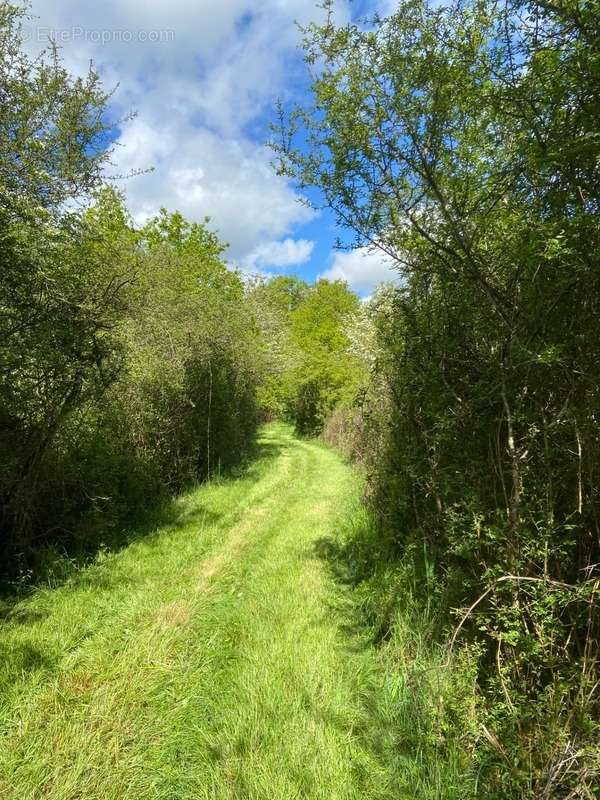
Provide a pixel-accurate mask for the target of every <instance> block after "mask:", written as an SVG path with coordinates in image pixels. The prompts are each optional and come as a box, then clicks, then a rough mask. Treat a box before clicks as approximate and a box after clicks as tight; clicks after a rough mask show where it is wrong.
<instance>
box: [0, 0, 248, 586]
mask: <svg viewBox="0 0 600 800" xmlns="http://www.w3.org/2000/svg"><path fill="white" fill-rule="evenodd" d="M22 14H23V12H22V10H21V11H19V10H18V8H17V7H13V6H10V5H7V4H3V5H2V6H1V7H0V95H1V97H2V103H1V107H0V262H1V264H0V266H1V272H0V574H3V575H13V576H14V574H15V573H18V572H23V573H24V574H28V573H26V572H25V571H26V569H27V568H28V565H31V564H32V563H35V562H36V561H39V558H38V554H39V551H40V549H41V548H43V547H45V546H46V545H53V546H55V547H56V546H58V545H60V546H61V547H64V546H65V545H67V544H68V543H71V544H72V543H73V542H74V541H76V542H77V543H78V545H79V546H81V547H83V548H85V547H94V546H95V545H96V544H97V542H98V541H99V536H102V537H103V538H105V539H106V535H107V529H108V528H110V526H111V525H112V526H115V525H116V524H117V523H118V522H120V521H121V522H122V521H123V520H124V519H125V518H126V517H129V516H131V515H133V514H135V513H136V511H137V512H139V511H140V510H141V509H143V508H146V507H147V506H148V505H149V504H151V503H153V502H156V501H157V500H160V498H161V497H162V496H164V495H165V494H166V493H168V492H172V491H174V490H176V489H178V488H179V487H181V486H182V485H183V484H184V483H186V482H188V481H193V480H198V479H203V478H206V477H208V476H210V475H211V474H213V473H215V472H219V471H220V470H221V469H227V468H228V467H230V466H232V465H233V464H234V463H236V462H237V461H239V459H240V458H242V457H243V455H244V453H245V452H246V451H247V450H248V448H249V446H250V444H251V442H252V440H253V435H254V431H255V427H256V423H257V419H258V410H257V400H256V388H257V384H258V383H259V380H260V376H261V369H262V361H261V359H260V358H257V357H256V353H257V352H259V351H260V350H261V344H260V332H259V330H258V327H257V325H256V323H255V319H254V315H253V313H252V309H251V307H250V305H249V303H248V302H247V299H246V297H245V292H244V286H243V283H242V281H241V279H240V277H239V276H238V275H237V274H236V273H235V272H233V271H231V270H229V269H228V268H227V267H226V265H225V263H224V261H223V260H222V252H223V247H222V245H221V244H220V243H219V241H218V239H217V237H216V236H215V235H214V234H212V233H211V232H210V231H209V230H208V228H207V227H206V225H204V224H189V223H187V222H186V221H185V220H184V219H183V218H182V217H181V215H179V214H171V215H170V214H168V213H167V212H166V211H163V212H161V214H160V215H159V216H158V217H157V218H156V219H154V220H152V221H150V222H149V223H148V224H147V225H146V226H145V227H144V228H143V229H141V230H138V229H136V228H135V226H134V225H133V224H132V222H131V220H130V219H129V217H128V214H127V212H126V210H125V208H124V205H123V201H122V198H121V197H120V196H119V195H118V194H117V193H116V192H115V191H114V190H113V189H111V188H108V187H106V186H103V184H102V167H103V164H104V163H105V161H106V160H107V158H108V157H109V155H110V150H109V148H108V146H107V143H108V141H109V138H110V137H109V134H110V129H109V126H108V124H107V123H105V121H104V120H105V104H106V101H107V95H106V94H105V93H103V91H102V89H101V87H100V83H99V79H98V76H97V75H96V73H94V72H93V71H91V72H90V73H89V75H88V76H87V78H85V79H74V78H71V77H70V76H69V75H68V73H67V72H66V71H65V70H64V69H63V68H62V66H61V64H60V60H59V58H58V54H57V53H56V52H55V51H50V52H49V53H46V54H45V55H43V56H42V57H41V58H39V59H36V60H35V61H31V60H29V59H28V57H27V56H26V55H24V54H23V52H22V51H21V40H20V27H19V25H20V20H21V17H22ZM74 201H77V202H76V203H75V202H74ZM76 207H78V208H80V209H81V210H77V211H74V210H72V209H74V208H76Z"/></svg>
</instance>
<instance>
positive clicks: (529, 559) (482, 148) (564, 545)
mask: <svg viewBox="0 0 600 800" xmlns="http://www.w3.org/2000/svg"><path fill="white" fill-rule="evenodd" d="M329 5H331V4H329ZM599 23H600V8H599V6H598V3H597V2H588V0H581V1H580V0H574V2H558V3H537V2H520V0H518V1H517V2H513V3H508V4H504V5H498V4H496V3H493V2H489V3H488V2H473V3H471V2H457V3H453V4H451V6H450V7H448V8H446V7H443V6H440V5H438V4H431V5H430V4H428V3H424V2H421V0H409V2H406V3H403V4H402V5H401V7H400V8H399V10H398V11H397V13H396V14H394V15H392V16H391V17H390V18H389V19H388V20H385V21H384V20H375V21H373V22H372V23H371V24H370V25H365V26H360V27H359V26H354V25H349V26H345V27H336V25H335V24H334V22H333V17H331V18H330V19H329V22H328V24H326V25H325V26H322V27H319V26H314V27H312V28H310V29H309V30H308V31H307V32H306V34H307V39H306V49H307V59H308V61H309V63H310V64H311V65H313V66H314V68H315V69H317V76H316V78H315V81H314V85H313V88H314V105H313V106H312V107H311V108H309V109H300V110H298V111H297V113H296V114H295V115H294V117H293V122H294V125H293V126H292V130H291V131H288V132H287V133H289V134H290V135H293V134H294V127H295V126H297V125H301V124H304V125H305V127H306V128H307V129H308V130H307V131H304V136H305V138H306V139H307V140H308V141H309V142H310V143H311V149H310V152H309V154H308V155H307V154H306V151H305V150H304V149H302V148H300V149H299V150H297V151H294V150H293V149H290V148H289V147H287V145H286V146H285V147H284V149H283V151H280V155H281V156H282V169H283V170H284V171H285V172H287V173H288V174H290V175H293V176H295V177H296V178H298V179H299V181H300V182H301V183H302V184H303V185H307V184H308V185H312V186H316V187H318V188H320V189H321V191H322V193H323V196H324V202H325V203H326V204H328V205H329V206H330V207H331V208H333V209H334V210H335V211H337V213H338V219H339V221H340V222H341V223H342V224H345V225H347V226H349V227H350V228H352V229H353V231H354V232H355V233H356V235H357V239H358V243H359V244H371V245H375V246H378V247H380V248H381V249H382V250H383V251H385V253H386V254H387V255H388V257H391V258H392V259H394V261H395V263H396V265H397V266H398V269H399V271H400V273H401V275H402V282H401V286H400V287H399V288H397V289H396V290H395V291H393V292H392V293H391V294H390V295H389V302H387V303H384V304H383V305H380V306H378V307H377V308H374V309H373V322H374V325H375V328H376V330H377V343H378V344H377V348H376V363H375V365H374V367H373V383H372V384H371V390H370V398H371V399H370V400H369V399H368V398H367V400H366V402H365V403H364V405H363V408H364V409H365V414H366V416H365V431H366V434H365V435H366V438H365V448H366V449H367V451H368V452H369V453H370V456H369V469H368V472H369V475H370V498H371V504H372V508H373V509H374V511H375V513H376V514H377V516H378V518H379V521H380V529H381V531H382V535H383V536H385V537H386V538H389V536H390V535H392V537H393V539H394V541H395V545H396V553H397V557H398V558H405V557H406V554H411V553H413V554H415V558H418V557H419V554H420V553H422V552H423V547H425V549H426V552H427V553H428V557H429V558H430V560H431V562H432V564H434V569H435V571H436V579H437V581H438V583H439V587H440V591H439V592H438V593H437V595H436V603H437V606H438V611H439V616H440V618H441V619H445V622H446V631H447V635H450V633H451V631H452V629H453V626H458V623H459V621H461V625H460V626H459V627H458V628H457V636H456V637H453V639H452V649H456V648H457V647H460V646H464V645H465V644H466V643H468V642H469V641H471V642H478V643H479V646H480V647H481V655H480V657H479V686H480V688H481V690H482V692H483V695H484V697H485V698H486V704H485V710H484V711H482V714H483V716H482V732H484V735H483V736H482V739H481V741H480V743H479V746H478V750H477V753H476V754H475V758H476V759H477V761H478V762H479V766H478V770H479V774H480V792H481V793H485V794H486V796H489V797H497V798H504V797H507V796H510V797H520V798H521V797H547V798H555V797H557V798H558V797H564V798H566V797H590V796H594V795H595V794H596V793H597V791H598V789H599V780H600V778H599V761H600V758H599V753H598V749H597V737H598V721H599V717H600V714H599V698H598V686H599V685H600V684H599V683H598V678H599V675H598V665H599V655H600V654H599V639H600V615H599V614H598V606H597V602H598V588H599V586H600V577H599V573H598V563H599V562H600V526H599V524H598V520H599V519H600V505H599V502H600V495H599V467H600V449H599V445H600V440H599V437H598V430H597V421H598V417H599V415H600V404H599V403H600V397H599V395H598V383H599V378H600V376H599V375H598V364H599V363H600V352H599V346H598V345H599V339H598V336H597V328H598V320H599V319H600V306H599V300H600V285H599V283H598V276H599V275H600V271H599V261H598V252H600V251H599V249H598V244H599V228H598V212H599V210H600V196H599V194H598V187H599V186H600V182H599V180H598V179H599V177H600V175H599V172H598V165H599V164H600V160H599V156H600V139H599V137H598V127H599V123H600V81H599V75H600V72H599V65H600V60H599V53H600V48H599V47H598V44H599V38H598V36H599V33H598V32H599V31H600V24H599ZM282 141H288V140H286V139H283V140H282ZM382 397H383V398H384V402H383V403H382ZM457 609H458V610H457Z"/></svg>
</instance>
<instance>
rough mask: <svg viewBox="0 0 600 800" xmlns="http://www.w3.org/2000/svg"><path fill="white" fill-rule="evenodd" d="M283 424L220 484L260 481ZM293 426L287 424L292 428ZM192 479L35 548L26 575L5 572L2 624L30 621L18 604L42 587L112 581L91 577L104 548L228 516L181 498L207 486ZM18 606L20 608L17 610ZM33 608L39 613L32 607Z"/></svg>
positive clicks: (278, 447) (277, 448) (281, 443)
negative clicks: (11, 575)
mask: <svg viewBox="0 0 600 800" xmlns="http://www.w3.org/2000/svg"><path fill="white" fill-rule="evenodd" d="M283 430H284V429H283V428H282V429H281V431H279V430H278V427H274V430H272V431H268V432H266V433H260V434H259V436H257V438H256V440H255V443H254V445H253V446H252V447H251V449H250V450H249V451H248V453H246V454H245V455H244V456H243V457H242V458H240V460H239V462H238V463H237V464H236V465H234V466H232V467H229V468H228V469H227V470H223V471H221V470H219V471H218V473H217V474H214V475H213V476H211V481H210V482H214V483H217V484H218V485H227V484H231V483H234V482H236V481H238V480H250V481H253V480H256V481H258V480H259V479H260V477H261V474H262V471H263V469H264V466H265V463H266V462H269V461H273V460H275V459H277V458H278V457H279V456H280V455H281V454H282V453H283V452H284V451H285V450H286V449H287V448H288V447H289V442H286V441H285V437H284V436H282V435H279V434H282V433H283ZM286 430H287V429H286ZM208 482H209V481H204V482H201V483H193V482H190V483H189V484H187V485H185V486H181V487H180V488H179V490H178V492H177V494H176V495H174V496H171V497H169V496H165V495H160V494H159V495H157V496H156V495H155V496H154V497H149V498H146V503H145V506H144V507H143V508H141V509H140V508H139V507H138V508H136V510H135V512H134V513H122V514H121V515H120V516H119V517H117V518H115V516H114V514H113V515H112V518H111V515H110V514H108V513H106V514H104V515H98V517H97V518H96V519H94V521H93V524H92V525H88V526H87V527H86V525H85V522H86V520H85V518H84V517H82V518H81V519H80V520H78V521H77V524H76V525H75V526H74V531H71V532H69V533H68V535H65V536H61V537H56V538H54V539H53V541H52V542H51V543H43V544H41V545H40V546H39V547H37V548H32V549H31V552H30V553H29V554H28V556H27V558H26V559H24V560H23V565H24V566H23V567H22V569H21V576H20V578H19V579H18V580H4V581H3V580H2V577H1V574H0V624H1V623H2V622H3V621H6V622H10V623H11V624H26V623H27V622H29V621H34V620H31V619H25V617H26V616H27V613H28V612H25V611H24V612H23V613H21V611H20V610H19V609H18V608H16V606H17V605H18V604H19V603H20V602H21V601H22V600H23V599H24V598H25V597H27V596H28V595H29V594H31V593H32V592H33V591H35V590H36V589H39V588H40V587H46V588H47V587H52V588H57V587H59V586H61V585H63V584H65V583H67V582H70V583H73V585H74V586H81V585H82V584H84V583H85V582H86V581H88V580H89V581H93V582H94V584H95V585H99V583H100V582H102V581H103V580H104V581H106V585H107V588H108V587H109V584H110V580H109V578H108V577H105V578H102V577H101V576H100V575H98V574H97V573H96V574H94V576H93V577H92V576H91V575H90V576H86V568H87V567H90V566H92V565H94V563H96V562H97V559H98V556H99V555H100V554H101V553H105V554H107V555H108V554H113V553H118V552H119V551H121V550H123V549H125V548H127V547H129V546H130V545H132V544H134V543H135V542H138V541H141V540H145V539H149V538H151V537H152V536H154V535H155V534H156V533H157V532H159V531H161V530H163V529H168V530H170V531H171V532H176V531H177V530H182V529H184V528H188V527H189V526H190V525H193V524H194V523H196V522H197V523H198V525H199V526H201V525H202V526H203V525H214V524H217V523H218V522H219V520H220V519H221V518H222V517H223V516H224V515H223V514H220V513H216V512H214V511H212V510H210V509H209V508H207V507H206V506H204V505H202V504H201V503H199V502H196V503H194V504H193V506H192V507H186V505H185V504H183V503H181V498H182V497H183V496H185V495H186V494H187V493H190V492H192V491H193V490H194V489H195V488H198V487H200V486H202V485H206V484H207V483H208ZM13 609H14V611H13ZM32 613H33V612H32Z"/></svg>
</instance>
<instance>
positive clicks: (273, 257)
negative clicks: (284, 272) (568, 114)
mask: <svg viewBox="0 0 600 800" xmlns="http://www.w3.org/2000/svg"><path fill="white" fill-rule="evenodd" d="M314 246H315V243H314V242H311V241H308V240H307V239H292V238H290V237H289V236H288V237H287V238H286V239H284V240H283V241H281V242H278V241H272V242H264V243H263V244H260V245H259V246H258V247H256V248H255V249H254V250H253V251H252V252H251V253H250V255H249V256H247V257H246V258H245V259H244V261H243V264H242V266H243V267H244V269H246V270H248V271H251V270H255V269H258V270H263V269H264V268H267V267H273V268H275V269H286V268H288V267H296V266H299V265H301V264H305V263H306V262H307V261H308V260H309V258H310V257H311V255H312V251H313V248H314Z"/></svg>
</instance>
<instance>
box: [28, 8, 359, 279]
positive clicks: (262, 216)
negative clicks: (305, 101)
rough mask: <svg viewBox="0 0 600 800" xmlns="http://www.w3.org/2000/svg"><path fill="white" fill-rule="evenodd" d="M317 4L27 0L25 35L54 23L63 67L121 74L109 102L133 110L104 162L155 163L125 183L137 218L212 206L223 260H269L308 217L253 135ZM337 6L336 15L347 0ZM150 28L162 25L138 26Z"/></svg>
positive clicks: (34, 43)
mask: <svg viewBox="0 0 600 800" xmlns="http://www.w3.org/2000/svg"><path fill="white" fill-rule="evenodd" d="M315 6H316V0H261V2H260V3H256V2H255V0H220V2H218V3H215V2H214V0H169V2H165V0H104V2H102V3H96V4H92V3H83V2H81V0H33V13H34V14H35V15H37V17H38V19H36V20H35V21H34V22H33V23H32V24H31V26H30V35H31V40H30V43H29V46H30V47H32V48H34V49H35V48H36V47H37V48H39V46H40V42H39V40H40V39H43V38H44V36H46V37H47V36H48V35H49V29H51V30H53V31H55V32H60V33H55V34H54V35H55V38H58V42H59V45H60V47H61V51H62V55H63V58H64V60H65V63H66V65H67V67H68V68H69V69H70V70H71V71H74V72H79V73H81V72H84V71H85V70H86V68H87V65H88V63H89V61H90V59H92V60H93V61H94V63H95V65H96V66H97V68H98V69H99V70H100V72H101V75H102V77H103V80H104V83H105V85H106V86H107V87H111V86H113V85H115V84H117V83H118V84H119V86H118V88H117V90H116V92H115V94H114V96H113V99H112V101H111V103H112V107H113V110H114V113H115V114H117V115H123V114H126V113H127V112H129V111H130V110H131V109H135V110H136V111H137V117H136V118H135V119H134V120H133V121H132V122H129V123H126V124H125V125H124V126H123V130H122V132H121V135H120V138H119V141H118V145H119V146H118V147H117V149H116V152H115V156H114V167H113V169H112V171H113V172H114V173H128V172H130V171H132V170H147V169H148V168H150V167H153V168H154V172H152V173H151V174H143V175H139V176H137V177H134V178H131V179H129V180H127V181H126V182H125V183H124V184H123V188H124V189H125V191H126V193H127V196H128V202H129V206H130V210H131V212H132V213H133V215H134V217H135V218H136V219H138V220H143V219H146V218H147V217H148V216H150V215H152V214H154V213H156V212H157V211H158V209H159V208H160V207H161V206H166V207H167V208H169V209H173V210H174V209H178V210H180V211H181V212H182V213H183V214H185V215H186V216H188V217H189V218H191V219H202V218H203V217H205V216H210V217H211V219H212V221H213V225H214V227H216V228H218V230H219V232H220V235H221V238H222V239H223V240H224V241H226V242H228V243H229V244H230V245H231V250H230V257H231V258H232V259H234V260H237V261H240V262H241V261H242V260H243V259H252V258H253V257H254V255H255V254H256V258H257V259H259V258H261V257H262V258H263V259H264V258H266V259H267V260H268V259H269V257H270V256H269V252H271V253H275V252H276V251H275V250H273V247H274V243H277V242H279V240H280V239H281V238H282V237H289V236H290V234H292V232H293V230H294V227H295V226H297V225H299V224H302V223H303V222H306V221H308V220H309V219H310V218H311V217H312V213H311V212H310V211H309V210H308V209H307V208H306V207H305V206H303V205H301V204H300V203H299V202H298V199H299V198H298V195H297V193H296V192H295V190H294V189H293V187H292V186H291V184H290V183H288V182H287V181H286V180H285V179H283V178H281V177H278V176H276V175H275V173H274V171H273V170H272V168H271V166H270V164H269V159H270V154H269V153H268V151H267V150H266V149H265V148H264V147H263V146H262V144H261V142H262V141H263V140H264V139H265V138H267V136H268V131H266V130H265V126H264V116H265V115H266V114H267V113H269V111H270V109H272V108H273V106H274V104H275V101H276V99H277V98H278V97H279V96H281V97H286V95H287V93H288V86H289V85H291V84H293V83H294V80H293V77H294V75H295V74H296V70H298V69H300V68H301V67H300V64H299V54H298V52H297V45H298V43H299V40H300V34H299V32H298V30H297V28H296V26H295V20H298V21H299V22H300V23H302V24H305V23H307V22H308V21H309V20H310V19H312V18H315V17H316V16H317V15H318V14H320V13H322V12H320V11H318V10H317V9H316V8H315ZM339 8H340V11H339V14H340V18H341V19H342V20H343V19H344V18H345V17H347V15H348V2H347V0H340V5H339ZM123 31H125V32H129V34H131V36H132V37H133V38H132V41H124V37H123V35H122V32H123ZM149 31H156V32H161V31H162V32H168V33H169V34H170V36H168V37H167V38H166V40H164V41H159V42H156V41H151V40H150V37H149V36H146V37H145V38H144V37H143V36H140V33H144V32H146V33H147V32H149ZM111 34H114V35H111ZM290 241H292V240H291V239H290ZM280 244H281V243H280ZM282 246H283V247H284V248H285V247H287V248H289V251H284V250H281V249H280V250H279V251H277V252H278V257H279V258H283V261H280V262H279V264H277V266H286V263H285V258H286V255H287V258H294V257H298V258H299V257H300V255H302V253H301V251H299V250H297V249H296V252H295V254H294V252H293V249H292V248H291V246H290V245H285V244H283V245H282ZM261 248H263V250H262V251H261ZM269 248H271V250H270V251H269ZM272 258H275V256H274V255H273V256H272ZM257 263H258V260H257ZM264 263H266V262H264ZM291 263H293V262H291V261H290V262H288V264H291ZM295 263H300V261H297V262H295Z"/></svg>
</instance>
